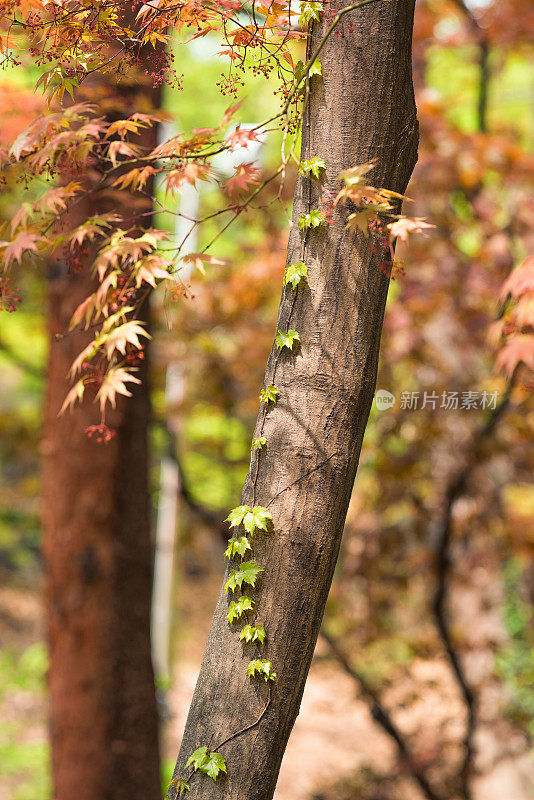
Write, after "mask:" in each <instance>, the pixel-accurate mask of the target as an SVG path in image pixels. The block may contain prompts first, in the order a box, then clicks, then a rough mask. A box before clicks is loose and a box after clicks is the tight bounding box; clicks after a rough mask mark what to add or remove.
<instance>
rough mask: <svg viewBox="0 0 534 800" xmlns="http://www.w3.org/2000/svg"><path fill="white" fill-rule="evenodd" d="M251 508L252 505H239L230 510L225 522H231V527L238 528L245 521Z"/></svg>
mask: <svg viewBox="0 0 534 800" xmlns="http://www.w3.org/2000/svg"><path fill="white" fill-rule="evenodd" d="M250 510H251V509H250V506H237V508H233V509H232V510H231V511H230V513H229V514H228V516H227V517H226V519H225V522H229V523H230V527H231V528H237V526H238V525H241V523H242V522H243V518H244V516H245V514H248V513H249V512H250Z"/></svg>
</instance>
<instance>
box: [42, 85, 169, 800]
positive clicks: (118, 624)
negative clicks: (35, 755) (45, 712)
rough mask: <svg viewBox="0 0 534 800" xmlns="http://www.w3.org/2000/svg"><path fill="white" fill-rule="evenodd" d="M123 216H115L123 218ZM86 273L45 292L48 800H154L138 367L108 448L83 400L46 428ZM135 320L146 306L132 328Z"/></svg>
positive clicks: (99, 204) (124, 102)
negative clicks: (93, 429) (92, 434)
mask: <svg viewBox="0 0 534 800" xmlns="http://www.w3.org/2000/svg"><path fill="white" fill-rule="evenodd" d="M126 88H127V87H126ZM132 89H133V92H134V97H135V94H136V93H138V92H139V91H145V95H144V97H145V107H146V106H147V105H148V103H149V101H150V97H151V92H152V90H151V88H150V89H146V88H145V89H141V88H140V86H139V84H137V83H136V84H135V85H134V86H133V87H130V90H132ZM105 91H106V92H107V95H108V97H107V100H106V102H107V104H108V105H107V107H110V108H113V109H114V113H115V114H116V118H121V117H123V116H128V114H130V113H132V110H135V107H136V105H137V102H138V98H137V99H133V98H132V97H128V96H127V91H126V89H125V87H124V86H122V87H121V91H120V92H119V93H118V94H117V96H116V97H115V98H114V97H113V93H112V91H111V90H110V87H107V89H106V90H105ZM147 94H148V98H147ZM137 107H138V106H137ZM143 137H144V141H141V143H142V144H146V145H149V146H152V147H153V146H155V143H156V139H155V130H154V129H151V130H150V131H149V132H147V133H145V134H143ZM135 201H136V198H132V203H134V202H135ZM138 201H139V198H137V202H138ZM112 202H113V201H112ZM127 206H128V203H127V202H126V203H125V205H124V206H122V207H121V209H120V210H121V211H122V213H123V214H125V215H127V213H128V208H127ZM108 210H116V209H110V199H109V198H106V197H102V196H100V195H98V194H96V195H93V196H92V197H91V199H90V200H87V201H85V203H84V204H80V205H79V206H78V207H77V209H76V212H75V213H76V214H77V215H79V218H80V221H82V220H84V219H87V217H88V216H90V215H91V214H94V213H97V212H98V213H102V212H104V211H108ZM137 210H139V207H137ZM89 264H90V260H89V257H88V258H87V263H85V264H84V265H83V269H82V271H81V272H80V273H78V274H70V273H69V270H68V269H67V267H66V265H65V264H63V263H61V261H60V262H58V264H57V265H56V266H54V267H53V270H54V274H52V275H51V278H50V287H49V335H50V355H49V365H48V389H47V401H46V418H45V434H44V444H43V451H44V452H43V455H44V478H43V526H44V534H43V554H44V561H45V604H46V615H47V623H48V637H49V646H50V668H49V673H48V683H49V692H50V734H51V744H52V769H53V780H54V787H55V792H54V798H55V800H73V798H76V800H157V798H159V797H160V796H161V778H160V765H159V749H158V714H157V704H156V696H155V687H154V674H153V669H152V662H151V654H150V604H151V591H152V563H153V547H152V542H151V534H150V498H149V493H148V445H147V428H148V424H149V420H150V398H149V383H148V367H147V363H146V359H145V361H144V362H141V367H140V369H139V373H138V375H139V377H140V378H142V384H141V385H138V386H135V387H134V388H133V396H132V397H131V398H129V399H128V400H127V401H125V398H120V399H119V401H118V403H117V410H116V411H114V412H111V413H109V412H108V423H109V425H110V426H111V427H113V428H115V429H116V430H117V435H116V436H115V438H114V439H112V440H111V441H110V442H109V443H108V444H103V443H97V441H96V440H95V438H88V437H87V436H86V434H85V433H84V428H85V427H86V426H89V425H93V424H95V423H98V421H99V412H98V408H97V406H96V405H95V404H94V403H92V402H91V398H90V397H86V398H85V399H84V402H83V403H82V404H81V405H80V406H78V407H77V408H76V409H75V410H74V412H73V413H68V412H67V413H66V414H65V415H63V416H61V417H58V411H59V409H60V407H61V404H62V402H63V400H64V398H65V395H66V393H67V391H68V389H69V387H70V381H69V380H68V377H67V374H68V371H69V368H70V365H71V364H72V361H73V360H74V358H75V356H76V355H77V354H78V353H79V352H80V351H81V349H82V348H83V346H84V344H85V342H84V341H83V339H84V334H79V333H75V334H68V335H66V336H65V335H64V334H65V332H66V331H68V327H69V322H70V318H71V315H72V313H73V311H74V309H75V308H76V306H77V305H78V304H79V303H80V302H81V301H82V300H83V299H85V298H86V297H87V296H88V295H89V294H90V293H91V292H92V291H94V289H95V282H94V279H93V278H91V277H90V275H89V274H88V272H89ZM147 314H148V303H147V304H146V307H145V310H144V312H143V314H142V315H141V319H145V320H146V318H147ZM56 337H59V338H56ZM147 352H148V349H147V348H145V353H147Z"/></svg>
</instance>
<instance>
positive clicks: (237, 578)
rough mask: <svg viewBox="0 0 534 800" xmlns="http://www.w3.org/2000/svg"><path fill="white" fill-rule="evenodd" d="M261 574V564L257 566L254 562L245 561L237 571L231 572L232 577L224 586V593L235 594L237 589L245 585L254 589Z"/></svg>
mask: <svg viewBox="0 0 534 800" xmlns="http://www.w3.org/2000/svg"><path fill="white" fill-rule="evenodd" d="M260 572H263V567H260V565H259V564H255V563H254V561H243V563H242V564H240V565H239V567H238V568H237V569H233V570H232V571H231V573H230V577H229V578H228V580H227V581H226V583H225V584H224V591H225V592H228V591H231V592H235V591H236V589H241V586H242V585H243V584H244V583H246V584H248V585H249V586H252V587H253V588H254V587H255V586H256V580H257V577H258V575H259V574H260Z"/></svg>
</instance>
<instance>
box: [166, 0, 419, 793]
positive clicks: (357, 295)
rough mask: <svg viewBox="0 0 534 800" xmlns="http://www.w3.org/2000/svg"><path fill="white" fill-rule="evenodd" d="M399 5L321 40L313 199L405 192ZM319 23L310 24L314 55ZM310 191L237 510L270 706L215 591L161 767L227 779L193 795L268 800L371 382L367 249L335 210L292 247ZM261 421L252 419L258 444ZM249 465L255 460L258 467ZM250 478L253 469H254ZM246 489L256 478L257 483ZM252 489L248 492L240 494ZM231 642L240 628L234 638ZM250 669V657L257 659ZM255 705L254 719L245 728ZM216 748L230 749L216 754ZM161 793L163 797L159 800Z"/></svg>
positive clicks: (374, 260)
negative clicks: (285, 337) (244, 529)
mask: <svg viewBox="0 0 534 800" xmlns="http://www.w3.org/2000/svg"><path fill="white" fill-rule="evenodd" d="M413 6H414V2H413V0H391V2H387V3H377V4H376V5H370V6H368V7H365V8H362V9H361V10H359V11H356V12H351V14H350V15H348V16H346V17H345V37H344V38H342V37H340V36H333V37H331V38H330V40H329V41H328V43H327V44H326V46H325V48H324V49H323V51H322V53H321V61H322V64H323V75H324V81H323V82H321V81H316V80H315V79H314V80H313V81H312V88H311V97H310V103H309V107H308V112H307V115H306V119H305V120H304V126H303V145H302V158H311V157H313V156H318V157H319V158H322V159H323V160H324V161H325V163H326V171H325V173H326V174H325V179H324V181H323V189H326V190H328V191H330V192H336V191H337V189H338V187H339V179H338V176H339V174H340V172H341V171H342V170H344V169H347V168H349V167H351V166H354V165H356V164H361V163H363V162H367V161H369V160H371V159H376V168H375V169H374V170H373V172H372V173H371V176H370V179H371V181H372V182H373V184H374V185H378V186H384V187H387V188H389V189H393V190H395V191H398V192H404V190H405V188H406V185H407V183H408V180H409V178H410V175H411V172H412V170H413V167H414V164H415V161H416V157H417V156H416V154H417V140H418V135H417V119H416V109H415V102H414V97H413V88H412V77H411V39H412V27H413ZM327 25H328V20H326V19H325V20H323V21H322V22H321V23H320V24H319V25H317V26H316V27H315V28H314V31H313V34H312V48H311V49H312V52H313V50H314V49H315V47H316V46H317V43H318V42H319V41H320V39H321V37H322V35H323V34H324V31H325V30H326V27H327ZM320 195H321V187H319V186H317V184H315V183H311V182H310V181H309V180H308V179H307V178H306V179H300V180H299V182H298V184H297V187H296V193H295V207H294V214H293V220H294V225H293V228H292V233H291V237H290V242H289V248H288V263H294V262H296V261H297V260H302V261H304V263H305V264H306V265H307V267H308V281H307V285H306V286H305V288H304V289H302V285H299V287H298V291H297V292H296V299H295V293H294V291H293V290H292V289H291V287H286V289H285V290H284V293H283V295H282V301H281V304H280V312H279V318H278V326H277V327H278V329H280V330H281V331H286V330H287V329H288V328H293V329H295V330H297V331H298V332H299V334H300V340H301V348H300V350H299V352H298V353H295V354H291V353H290V352H289V351H288V350H284V351H283V352H282V354H281V356H280V357H279V358H278V361H277V366H276V379H275V381H273V369H274V367H275V361H276V359H277V353H278V350H277V349H276V348H274V347H273V350H272V351H271V355H270V358H269V362H268V364H267V370H266V377H265V385H268V384H271V383H273V382H275V384H276V386H277V388H278V390H279V392H280V396H279V399H278V403H277V404H276V405H274V406H272V408H271V409H270V410H269V411H268V413H267V416H266V419H265V423H264V426H263V431H262V433H263V435H264V436H265V437H266V439H267V442H268V444H267V447H266V449H263V450H261V451H255V453H254V456H253V460H252V465H251V470H250V472H249V475H248V478H247V481H246V483H245V488H244V491H243V499H242V502H243V503H245V504H249V505H254V504H257V505H261V506H269V511H270V512H271V513H272V515H273V522H274V530H273V532H272V533H271V534H270V535H269V536H266V537H263V538H262V539H261V541H259V537H256V538H255V560H256V561H257V562H258V563H259V564H260V565H261V566H262V567H263V568H264V570H265V571H264V573H263V574H262V576H261V583H259V584H258V586H257V588H256V589H254V590H253V595H254V599H255V601H256V611H257V615H258V620H259V621H262V622H264V623H265V627H266V629H267V636H268V640H267V642H266V646H265V648H264V651H265V656H264V657H266V658H268V659H270V660H271V661H272V663H273V667H274V669H275V671H276V672H277V674H278V679H277V681H276V682H275V683H274V684H273V685H272V689H271V701H270V703H269V704H268V705H267V703H268V691H269V689H268V687H267V685H266V684H262V685H259V682H257V681H256V682H254V681H251V680H250V679H249V678H248V677H247V674H246V666H247V663H248V661H249V660H250V659H251V658H255V657H257V656H256V653H255V650H254V647H253V646H252V645H246V646H243V645H242V644H241V643H240V642H239V641H238V638H237V632H236V630H235V629H236V627H237V626H236V625H234V626H230V625H228V623H227V621H226V614H227V611H228V597H227V596H226V595H225V594H224V592H223V591H221V594H220V597H219V601H218V604H217V607H216V610H215V614H214V617H213V621H212V625H211V630H210V634H209V639H208V643H207V647H206V652H205V655H204V659H203V662H202V667H201V671H200V676H199V679H198V683H197V686H196V690H195V694H194V697H193V701H192V705H191V709H190V712H189V717H188V720H187V724H186V729H185V733H184V737H183V741H182V746H181V749H180V754H179V757H178V762H177V767H176V771H175V776H176V777H185V776H186V775H187V774H190V770H189V771H188V770H186V769H185V762H186V760H187V757H188V756H189V755H190V754H191V752H192V751H193V750H195V748H197V747H199V746H203V745H207V746H209V747H210V749H211V750H217V751H218V748H219V749H220V752H221V754H222V755H224V757H225V758H226V759H227V768H228V775H227V776H219V778H218V779H217V781H216V782H215V783H214V782H213V781H212V780H211V779H210V778H208V777H207V776H205V775H202V774H201V773H200V772H196V773H195V774H194V775H193V777H192V778H191V796H193V790H194V796H195V798H208V797H209V798H210V800H215V799H216V798H232V800H241V799H242V800H269V798H271V797H272V795H273V792H274V788H275V785H276V780H277V777H278V772H279V768H280V763H281V760H282V756H283V753H284V750H285V747H286V743H287V740H288V737H289V734H290V732H291V729H292V727H293V724H294V721H295V718H296V716H297V714H298V710H299V706H300V701H301V697H302V692H303V690H304V684H305V681H306V676H307V673H308V669H309V666H310V662H311V658H312V654H313V650H314V647H315V643H316V640H317V635H318V632H319V627H320V624H321V619H322V616H323V611H324V606H325V602H326V597H327V595H328V591H329V588H330V584H331V580H332V574H333V571H334V566H335V563H336V559H337V555H338V550H339V544H340V539H341V535H342V531H343V525H344V521H345V515H346V511H347V506H348V503H349V499H350V495H351V491H352V486H353V483H354V478H355V474H356V468H357V465H358V459H359V453H360V448H361V443H362V439H363V434H364V431H365V426H366V424H367V419H368V415H369V410H370V406H371V402H372V398H373V393H374V389H375V383H376V372H377V362H378V350H379V343H380V334H381V329H382V321H383V315H384V307H385V302H386V295H387V291H388V279H387V277H386V276H385V275H384V273H383V272H382V271H381V270H380V269H379V261H380V258H381V257H380V256H379V255H376V254H375V253H374V252H373V247H372V245H373V243H372V241H370V240H369V239H368V238H367V237H364V236H363V235H361V234H358V235H357V236H356V238H355V237H354V236H353V235H352V234H350V233H348V232H347V230H346V229H345V218H344V217H345V216H346V213H345V214H344V213H343V212H341V211H340V210H337V211H336V212H335V213H334V216H333V222H332V224H331V225H329V226H326V227H325V228H323V229H317V230H313V231H311V232H309V233H308V235H307V236H306V237H304V234H303V233H301V232H300V231H299V230H298V228H297V225H296V220H297V219H298V217H299V216H300V215H301V214H302V213H303V212H305V211H308V210H309V209H310V208H318V207H319V204H320ZM262 418H263V411H260V417H259V421H258V427H257V429H256V434H255V435H256V436H257V435H258V434H259V426H260V425H261V419H262ZM258 455H259V463H257V461H256V459H257V457H258ZM256 470H257V472H256ZM256 474H257V478H256V479H255V475H256ZM254 484H255V488H253V485H254ZM237 630H239V627H237ZM262 657H263V655H262ZM265 708H266V711H265V713H264V714H263V716H262V718H261V720H260V722H259V723H258V724H257V725H254V726H253V727H252V728H250V729H249V730H247V731H245V732H243V733H241V734H239V735H237V736H235V737H233V734H234V733H236V732H237V731H239V730H241V729H242V728H245V727H247V726H249V725H251V723H253V722H254V721H255V720H256V719H257V718H258V717H260V715H261V714H262V711H263V710H264V709H265ZM228 737H233V738H231V739H230V741H228V742H227V743H225V744H223V742H225V740H226V739H228ZM174 795H175V789H174V788H171V790H170V793H169V796H171V797H173V796H174Z"/></svg>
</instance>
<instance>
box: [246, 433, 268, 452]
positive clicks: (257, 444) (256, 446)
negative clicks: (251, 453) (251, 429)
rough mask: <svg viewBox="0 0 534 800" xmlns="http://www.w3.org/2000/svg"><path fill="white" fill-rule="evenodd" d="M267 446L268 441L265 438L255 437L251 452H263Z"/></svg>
mask: <svg viewBox="0 0 534 800" xmlns="http://www.w3.org/2000/svg"><path fill="white" fill-rule="evenodd" d="M266 445H267V439H266V438H265V436H255V437H254V439H253V440H252V445H251V447H250V449H251V450H261V449H262V447H265V446H266Z"/></svg>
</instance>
